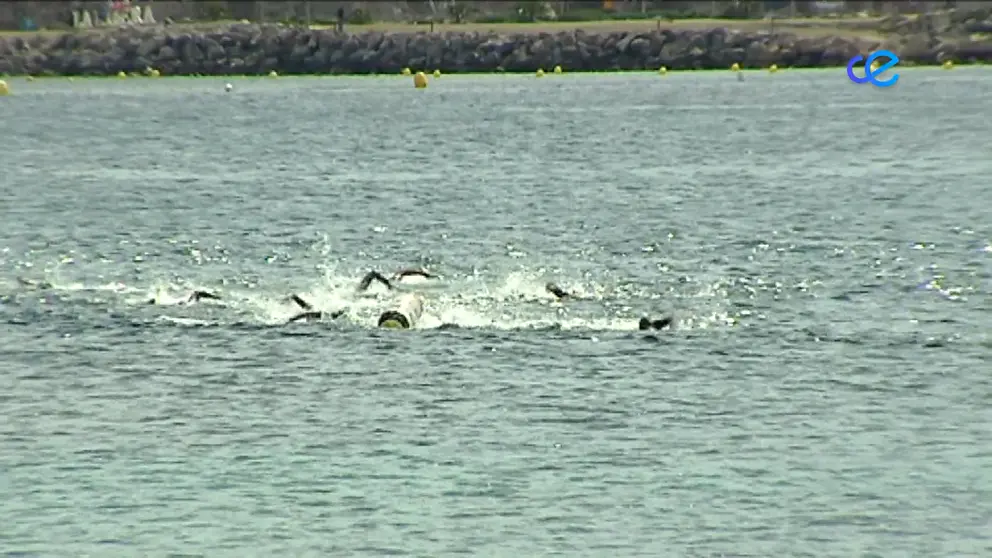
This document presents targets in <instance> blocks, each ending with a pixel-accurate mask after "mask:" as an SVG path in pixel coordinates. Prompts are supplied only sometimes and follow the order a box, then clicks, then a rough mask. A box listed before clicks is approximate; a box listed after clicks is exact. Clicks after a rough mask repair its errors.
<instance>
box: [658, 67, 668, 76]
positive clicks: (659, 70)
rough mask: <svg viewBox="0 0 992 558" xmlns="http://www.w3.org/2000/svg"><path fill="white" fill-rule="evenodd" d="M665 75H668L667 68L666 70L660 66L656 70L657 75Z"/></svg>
mask: <svg viewBox="0 0 992 558" xmlns="http://www.w3.org/2000/svg"><path fill="white" fill-rule="evenodd" d="M667 73H668V68H666V67H664V66H662V67H660V68H658V74H659V75H665V74H667Z"/></svg>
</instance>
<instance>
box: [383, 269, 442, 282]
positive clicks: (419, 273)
mask: <svg viewBox="0 0 992 558" xmlns="http://www.w3.org/2000/svg"><path fill="white" fill-rule="evenodd" d="M404 277H423V278H424V279H437V275H434V274H433V273H430V272H429V271H427V270H425V269H414V268H407V269H401V270H399V271H397V272H396V273H394V274H393V281H400V280H402V279H403V278H404Z"/></svg>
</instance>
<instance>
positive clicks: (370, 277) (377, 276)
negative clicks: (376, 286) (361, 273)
mask: <svg viewBox="0 0 992 558" xmlns="http://www.w3.org/2000/svg"><path fill="white" fill-rule="evenodd" d="M372 281H378V282H380V283H382V284H383V285H385V286H386V288H387V289H390V290H392V288H393V285H392V284H391V283H390V282H389V279H386V278H385V277H383V276H382V274H381V273H379V272H378V271H375V270H373V271H370V272H368V273H366V274H365V277H362V280H361V281H359V282H358V292H365V291H367V290H368V288H369V286H371V285H372Z"/></svg>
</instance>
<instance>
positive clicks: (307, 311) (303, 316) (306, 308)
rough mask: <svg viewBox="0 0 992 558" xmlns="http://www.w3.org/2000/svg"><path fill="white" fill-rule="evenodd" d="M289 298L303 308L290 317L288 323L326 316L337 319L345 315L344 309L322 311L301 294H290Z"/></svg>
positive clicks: (320, 318) (319, 318)
mask: <svg viewBox="0 0 992 558" xmlns="http://www.w3.org/2000/svg"><path fill="white" fill-rule="evenodd" d="M289 300H291V301H293V302H294V303H296V305H297V306H299V307H300V308H302V309H303V311H302V312H300V313H299V314H296V315H294V316H293V317H291V318H290V319H288V320H286V323H287V324H291V323H295V322H302V321H307V320H322V319H324V318H330V319H332V320H336V319H338V318H340V317H341V316H343V315H344V312H345V311H344V310H338V311H337V312H322V311H320V310H314V309H313V305H312V304H310V303H309V302H307V301H305V300H303V299H302V298H300V296H299V295H295V294H292V295H289Z"/></svg>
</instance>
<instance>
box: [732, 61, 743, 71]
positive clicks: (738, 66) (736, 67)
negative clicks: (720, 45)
mask: <svg viewBox="0 0 992 558" xmlns="http://www.w3.org/2000/svg"><path fill="white" fill-rule="evenodd" d="M730 71H731V72H739V71H741V65H740V64H738V63H737V62H734V63H733V64H731V65H730Z"/></svg>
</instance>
